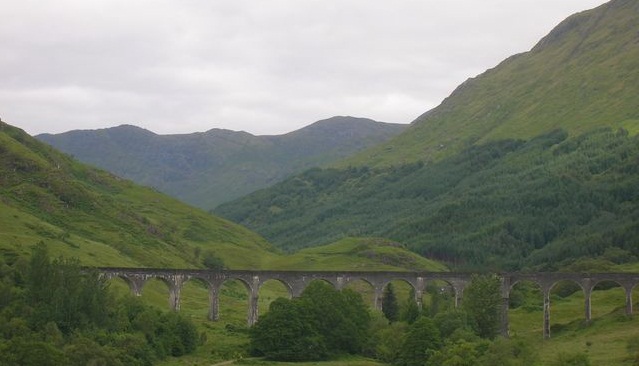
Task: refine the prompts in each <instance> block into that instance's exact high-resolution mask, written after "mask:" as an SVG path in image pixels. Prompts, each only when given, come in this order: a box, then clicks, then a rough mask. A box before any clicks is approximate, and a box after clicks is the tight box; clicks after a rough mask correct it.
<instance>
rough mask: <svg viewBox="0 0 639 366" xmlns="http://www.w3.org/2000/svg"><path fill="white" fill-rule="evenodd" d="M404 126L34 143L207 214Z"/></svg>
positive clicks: (353, 123) (101, 136)
mask: <svg viewBox="0 0 639 366" xmlns="http://www.w3.org/2000/svg"><path fill="white" fill-rule="evenodd" d="M405 127H406V125H401V124H390V123H382V122H375V121H373V120H370V119H365V118H354V117H333V118H329V119H326V120H322V121H318V122H316V123H313V124H311V125H310V126H307V127H304V128H302V129H300V130H297V131H293V132H290V133H287V134H284V135H276V136H253V135H251V134H249V133H247V132H235V131H228V130H220V129H213V130H210V131H207V132H202V133H192V134H184V135H156V134H155V133H153V132H150V131H147V130H144V129H141V128H138V127H135V126H126V125H125V126H119V127H113V128H107V129H102V130H87V131H71V132H67V133H63V134H57V135H50V134H43V135H39V136H37V138H38V139H40V140H42V141H44V142H46V143H49V144H51V145H52V146H54V147H56V148H57V149H60V150H62V151H64V152H66V153H68V154H71V155H73V156H74V157H76V158H77V159H79V160H80V161H83V162H85V163H89V164H92V165H95V166H98V167H100V168H103V169H106V170H108V171H110V172H112V173H114V174H116V175H118V176H121V177H125V178H128V179H131V180H133V181H134V182H137V183H139V184H143V185H147V186H151V187H155V188H157V189H158V190H160V191H162V192H164V193H167V194H169V195H171V196H173V197H176V198H178V199H180V200H182V201H184V202H187V203H189V204H191V205H193V206H196V207H200V208H203V209H205V210H209V209H212V208H213V207H215V206H217V205H218V204H219V203H221V202H227V201H230V200H232V199H234V198H237V197H240V196H243V195H245V194H248V193H250V192H253V191H255V190H257V189H260V188H264V187H267V186H269V185H272V184H274V183H276V182H279V181H281V180H283V179H284V178H286V177H287V176H289V175H291V174H293V173H298V172H301V171H303V170H305V169H308V168H310V167H313V166H318V165H322V164H326V163H330V162H333V161H335V160H338V159H340V158H344V157H346V156H349V155H352V154H353V153H355V152H357V151H360V150H362V149H364V148H367V147H370V146H373V145H375V144H378V143H381V142H383V141H386V140H388V139H389V138H391V137H393V136H396V135H397V134H398V133H400V132H401V131H403V130H404V129H405Z"/></svg>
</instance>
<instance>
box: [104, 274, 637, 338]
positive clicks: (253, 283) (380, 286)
mask: <svg viewBox="0 0 639 366" xmlns="http://www.w3.org/2000/svg"><path fill="white" fill-rule="evenodd" d="M98 271H99V273H100V274H101V275H102V276H103V277H104V278H106V279H111V278H115V277H119V278H122V279H124V281H125V282H126V283H127V284H128V285H129V288H130V289H131V291H132V292H133V294H135V295H137V296H139V295H141V293H142V288H143V287H144V285H145V283H146V281H148V280H149V279H152V278H156V279H159V280H161V281H163V282H164V283H166V284H167V286H168V288H169V306H170V308H171V309H173V310H175V311H178V310H179V309H180V292H181V290H182V286H183V285H184V283H186V282H187V281H189V280H192V279H198V280H200V281H202V282H204V283H205V284H206V285H207V286H208V289H209V315H208V317H209V319H210V320H218V319H219V291H220V288H221V287H222V284H223V283H224V282H225V281H227V280H239V281H240V282H242V283H243V284H244V285H245V286H246V287H247V289H248V292H249V306H248V314H247V323H248V325H249V326H251V325H253V324H255V322H257V319H258V316H259V314H258V306H257V300H258V294H259V289H260V288H261V286H262V285H263V284H264V283H265V282H266V281H269V280H277V281H279V282H281V283H282V284H284V286H285V287H286V288H287V289H288V291H289V294H290V295H291V296H292V297H298V296H300V295H301V293H302V291H304V289H305V288H306V286H308V284H309V283H311V282H312V281H314V280H323V281H326V282H328V283H330V284H332V285H333V286H334V287H335V288H336V289H338V290H339V289H342V288H343V287H344V286H345V285H347V284H348V283H350V282H352V281H357V280H364V281H366V282H368V283H369V284H371V286H372V287H373V288H374V291H375V295H374V306H375V308H376V309H378V310H381V306H382V302H381V299H382V293H383V291H384V288H385V286H386V285H387V284H388V283H389V282H391V281H394V280H403V281H405V282H406V283H408V284H409V285H410V286H412V288H413V289H414V290H415V300H416V301H417V305H418V306H419V307H420V308H421V306H422V302H421V301H422V295H423V292H424V290H425V288H426V284H427V282H428V281H436V280H438V281H445V282H447V283H449V284H450V285H451V287H452V288H453V290H454V293H455V306H456V307H457V306H459V305H460V304H461V301H462V298H463V293H464V288H465V287H466V286H467V285H468V284H469V283H470V281H471V279H472V276H473V275H474V274H473V273H463V272H364V271H339V272H338V271H326V272H321V271H252V270H222V271H214V270H204V269H158V268H121V267H101V268H98ZM497 276H498V278H499V279H500V281H501V298H502V303H501V325H500V328H501V334H502V335H503V336H506V337H507V336H508V329H509V325H508V324H509V322H508V306H509V300H510V292H511V290H512V288H513V286H514V285H515V284H517V283H518V282H520V281H530V282H532V283H535V284H537V285H538V286H539V288H541V291H542V293H543V298H544V306H543V310H544V319H543V336H544V338H550V291H551V289H552V288H553V286H554V285H555V284H557V283H558V282H560V281H572V282H574V283H576V284H578V285H579V287H580V288H581V290H582V291H583V293H584V298H585V303H584V318H585V320H586V321H590V320H591V317H592V314H591V304H590V299H591V294H592V291H593V289H594V287H595V286H596V285H597V284H598V283H600V282H602V281H612V282H615V283H617V284H619V285H620V286H621V287H622V288H623V289H624V291H625V293H626V304H625V309H626V314H627V315H631V314H632V312H633V309H632V290H633V288H634V287H635V286H636V285H637V284H639V273H560V272H536V273H520V272H508V273H501V274H497Z"/></svg>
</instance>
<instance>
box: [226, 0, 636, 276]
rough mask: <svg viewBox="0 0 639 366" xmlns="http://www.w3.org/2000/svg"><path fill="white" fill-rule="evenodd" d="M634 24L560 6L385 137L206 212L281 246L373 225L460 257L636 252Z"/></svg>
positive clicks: (482, 260) (628, 16) (366, 232)
mask: <svg viewBox="0 0 639 366" xmlns="http://www.w3.org/2000/svg"><path fill="white" fill-rule="evenodd" d="M638 32H639V4H637V2H636V1H626V0H614V1H611V2H610V3H608V4H605V5H603V6H600V7H598V8H596V9H593V10H589V11H586V12H582V13H579V14H576V15H573V16H571V17H569V18H568V19H566V20H565V21H564V22H562V23H561V24H560V25H559V26H557V27H556V28H555V29H554V30H553V31H552V32H551V33H550V34H549V35H548V36H546V37H545V38H543V39H542V40H541V41H540V42H539V43H538V44H537V45H536V46H535V47H534V48H533V49H532V50H531V51H530V52H527V53H524V54H520V55H516V56H513V57H511V58H509V59H507V60H505V61H504V62H502V63H501V64H500V65H498V66H497V67H495V68H494V69H491V70H488V71H486V72H485V73H484V74H482V75H480V76H478V77H476V78H474V79H471V80H468V81H467V82H465V83H463V84H462V85H460V86H459V87H458V88H457V90H455V91H454V92H453V93H452V94H451V95H450V97H448V98H447V99H446V100H445V101H444V102H443V103H442V104H441V105H440V106H438V107H437V108H435V109H433V110H431V111H429V112H427V113H425V114H424V115H423V116H421V117H420V118H418V119H417V120H416V121H415V122H413V124H412V125H411V127H409V129H408V130H407V131H405V132H404V133H402V134H401V135H399V136H398V137H396V138H394V139H392V140H390V141H389V142H387V143H385V144H381V145H380V146H377V147H375V148H373V149H371V150H366V151H364V152H363V153H361V154H359V155H356V156H355V157H353V158H350V159H346V160H345V161H342V162H340V163H338V164H336V165H335V168H332V169H312V170H309V171H307V172H305V173H303V174H300V175H297V176H294V177H291V178H289V179H288V180H286V181H284V182H282V183H280V184H278V185H275V186H273V187H272V188H269V189H266V190H262V191H258V192H256V193H254V194H251V195H249V196H247V197H244V198H242V199H240V200H237V201H233V202H230V203H228V204H224V205H221V206H219V207H218V209H216V211H215V212H216V213H218V214H220V215H222V216H224V217H227V218H229V219H231V220H233V221H235V222H238V223H241V224H243V225H245V226H247V227H249V228H251V229H253V230H255V231H257V232H259V233H260V234H262V235H264V236H265V237H266V238H267V239H268V240H270V241H271V242H272V243H274V244H275V245H276V246H278V247H281V248H285V249H286V250H291V251H294V250H297V249H298V248H300V247H305V246H314V245H322V244H326V243H329V242H332V241H335V240H338V239H339V238H341V237H344V236H379V237H386V238H390V239H392V240H395V241H398V242H401V243H404V244H406V245H407V247H408V248H410V249H412V250H414V251H416V252H418V253H420V254H422V255H426V256H428V257H431V258H437V259H440V260H444V261H447V262H448V263H451V264H453V265H456V266H460V267H464V268H479V269H486V266H489V268H493V269H505V268H523V267H529V266H545V268H549V269H552V268H556V266H558V265H560V264H561V262H562V261H564V260H569V261H572V260H575V259H576V258H579V257H582V256H587V257H588V256H601V255H605V252H606V250H607V249H609V248H618V249H621V250H625V251H628V252H629V253H632V254H633V255H637V254H639V252H638V249H637V248H638V247H637V242H639V229H638V227H637V222H638V221H637V217H638V216H637V214H638V212H639V206H638V204H639V201H638V197H637V194H636V193H635V191H636V187H639V177H638V175H637V168H636V167H637V165H638V164H637V156H638V153H639V150H638V143H637V141H638V140H637V138H636V137H633V136H636V134H637V132H639V110H638V109H637V106H638V105H639V47H637V42H638V38H637V34H639V33H638ZM610 250H612V249H610Z"/></svg>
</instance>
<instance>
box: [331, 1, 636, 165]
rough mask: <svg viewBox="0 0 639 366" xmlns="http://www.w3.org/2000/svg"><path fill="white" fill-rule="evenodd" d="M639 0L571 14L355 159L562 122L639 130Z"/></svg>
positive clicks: (421, 154)
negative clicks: (527, 47)
mask: <svg viewBox="0 0 639 366" xmlns="http://www.w3.org/2000/svg"><path fill="white" fill-rule="evenodd" d="M637 106H639V2H637V1H636V0H613V1H611V2H609V3H607V4H604V5H602V6H600V7H598V8H595V9H592V10H588V11H584V12H581V13H578V14H575V15H572V16H570V17H569V18H567V19H566V20H564V21H563V22H562V23H560V24H559V25H558V26H557V27H556V28H555V29H553V30H552V32H550V33H549V34H548V35H547V36H546V37H544V38H543V39H542V40H541V41H539V43H537V45H535V46H534V47H533V48H532V50H530V51H529V52H526V53H522V54H518V55H515V56H512V57H510V58H508V59H506V60H505V61H503V62H502V63H501V64H499V65H498V66H496V67H495V68H493V69H490V70H488V71H486V72H484V73H483V74H481V75H479V76H477V77H475V78H471V79H469V80H467V81H466V82H464V83H463V84H461V85H460V86H459V87H458V88H457V89H456V90H455V91H454V92H453V93H452V94H451V95H450V96H449V97H448V98H446V99H445V100H444V101H443V102H442V103H441V105H439V106H438V107H436V108H434V109H432V110H430V111H428V112H426V113H424V114H423V115H422V116H420V117H419V118H417V119H416V120H415V121H414V122H413V123H412V125H411V127H410V128H409V129H407V130H406V131H405V132H404V133H402V134H401V135H399V136H398V137H397V138H394V139H392V140H389V141H388V142H387V143H384V144H382V145H380V146H377V147H375V148H373V149H371V150H366V151H364V152H362V153H361V154H358V155H357V156H356V157H355V158H353V159H348V160H346V161H345V162H341V163H340V166H348V165H355V166H359V165H368V166H379V165H391V164H402V163H406V162H414V161H417V160H423V161H425V162H426V161H433V160H439V159H441V158H442V157H444V156H449V155H451V154H454V153H457V152H459V151H461V150H463V149H465V148H466V147H468V146H470V145H472V144H477V143H480V144H481V143H485V142H488V141H495V140H500V139H505V138H521V139H529V138H531V137H534V136H537V135H539V134H542V133H545V132H548V131H550V130H553V129H556V128H561V129H564V130H566V131H568V132H569V133H570V134H571V135H572V134H578V133H582V132H585V131H588V130H590V129H592V128H595V127H601V126H610V127H613V128H618V127H623V128H625V129H627V130H629V131H630V132H631V133H632V134H635V133H637V132H639V108H637Z"/></svg>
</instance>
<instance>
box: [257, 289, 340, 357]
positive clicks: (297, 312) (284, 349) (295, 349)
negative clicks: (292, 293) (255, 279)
mask: <svg viewBox="0 0 639 366" xmlns="http://www.w3.org/2000/svg"><path fill="white" fill-rule="evenodd" d="M249 334H250V340H251V349H252V353H253V354H256V355H261V356H265V357H266V358H268V359H271V360H277V361H308V360H321V359H325V358H326V357H327V355H328V350H327V348H326V344H325V342H324V338H323V337H322V336H320V334H318V333H317V331H316V330H315V329H314V328H313V327H312V325H311V323H309V322H308V321H307V316H306V314H304V310H303V308H302V306H300V304H299V302H298V301H296V300H293V301H292V300H288V299H283V298H280V299H277V300H275V301H273V302H272V303H271V306H270V307H269V311H268V313H266V314H265V315H263V316H262V317H260V320H259V321H258V322H257V324H255V326H253V327H252V328H251V331H250V333H249Z"/></svg>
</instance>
